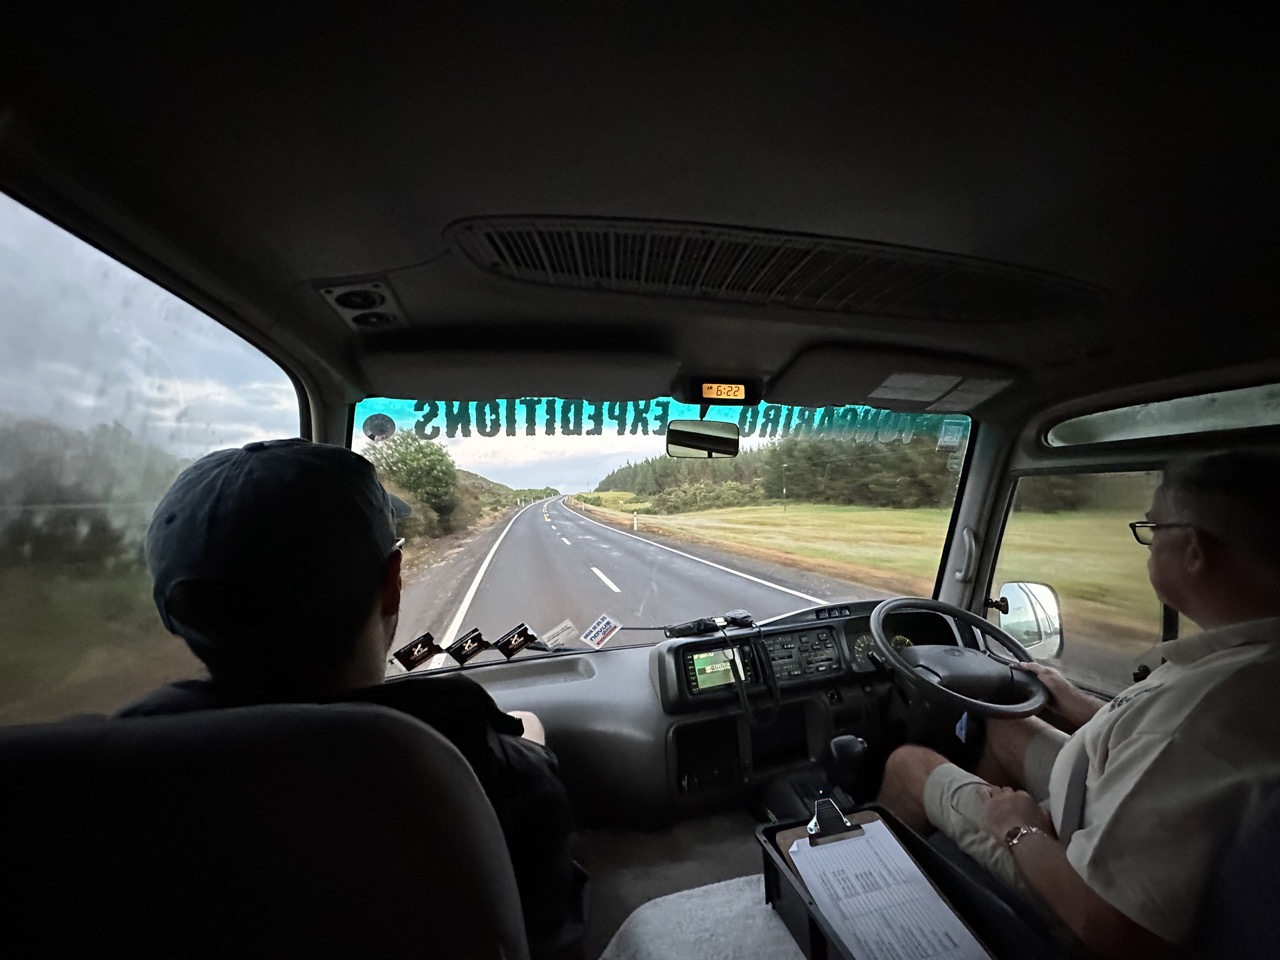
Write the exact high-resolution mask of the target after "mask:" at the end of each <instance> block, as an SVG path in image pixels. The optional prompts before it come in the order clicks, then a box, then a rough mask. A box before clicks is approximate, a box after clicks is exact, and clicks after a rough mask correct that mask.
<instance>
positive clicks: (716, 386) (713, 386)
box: [702, 383, 747, 400]
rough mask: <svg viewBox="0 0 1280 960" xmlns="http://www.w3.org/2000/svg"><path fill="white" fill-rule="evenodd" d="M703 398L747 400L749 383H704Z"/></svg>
mask: <svg viewBox="0 0 1280 960" xmlns="http://www.w3.org/2000/svg"><path fill="white" fill-rule="evenodd" d="M702 399H703V400H746V399H747V385H746V384H745V383H704V384H703V385H702Z"/></svg>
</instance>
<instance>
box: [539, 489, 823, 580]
mask: <svg viewBox="0 0 1280 960" xmlns="http://www.w3.org/2000/svg"><path fill="white" fill-rule="evenodd" d="M560 502H561V503H563V502H564V501H563V498H562V499H561V501H560ZM565 509H566V510H568V509H569V508H568V507H565ZM581 516H582V519H583V520H587V521H589V522H591V523H594V524H595V525H596V526H597V527H604V528H605V529H606V530H610V531H612V532H613V533H616V534H619V535H620V536H623V537H630V538H631V539H632V540H639V541H640V542H641V543H647V544H649V546H651V547H658V548H659V549H661V550H668V551H670V552H671V553H674V554H676V555H677V556H681V557H686V558H687V559H689V560H697V561H698V562H699V563H705V564H706V565H707V566H708V567H715V568H716V569H717V570H723V571H724V572H725V573H732V574H733V575H734V576H735V577H742V579H744V580H750V581H751V582H752V583H758V584H761V585H762V586H766V587H772V588H773V589H774V590H781V591H782V592H783V593H789V594H791V595H792V596H793V597H799V598H800V599H801V600H808V601H809V602H810V603H826V602H827V601H826V600H823V599H822V598H821V597H811V596H809V594H807V593H801V592H800V591H799V590H792V589H791V588H790V587H784V586H782V585H781V584H778V583H770V582H769V581H768V580H761V579H760V578H759V577H753V576H752V575H751V574H749V573H743V572H742V571H741V570H734V569H733V568H732V567H726V566H723V565H721V564H719V563H712V562H711V561H710V560H703V559H702V558H701V557H695V556H694V555H693V554H691V553H685V552H684V551H683V550H677V549H676V548H675V547H668V546H667V545H666V544H665V543H655V542H654V541H652V540H646V539H645V538H644V537H637V536H636V535H635V534H634V533H627V532H626V531H625V530H619V529H617V528H616V527H611V526H609V525H608V524H607V523H601V522H600V521H599V520H596V519H594V518H592V517H589V516H587V515H586V514H585V513H583V514H581ZM592 569H595V568H594V567H593V568H592Z"/></svg>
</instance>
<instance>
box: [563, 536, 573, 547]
mask: <svg viewBox="0 0 1280 960" xmlns="http://www.w3.org/2000/svg"><path fill="white" fill-rule="evenodd" d="M560 539H561V540H564V545H565V546H566V547H571V546H573V544H571V543H570V542H569V541H568V540H565V538H564V537H561V538H560Z"/></svg>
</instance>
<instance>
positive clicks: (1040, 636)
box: [998, 582, 1062, 658]
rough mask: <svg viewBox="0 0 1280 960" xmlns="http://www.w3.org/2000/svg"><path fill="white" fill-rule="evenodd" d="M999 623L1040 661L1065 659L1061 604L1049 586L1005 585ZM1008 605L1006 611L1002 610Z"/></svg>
mask: <svg viewBox="0 0 1280 960" xmlns="http://www.w3.org/2000/svg"><path fill="white" fill-rule="evenodd" d="M999 596H1000V601H1001V607H1002V609H1001V612H1000V616H999V620H998V623H999V625H1000V628H1001V629H1002V630H1004V632H1005V633H1007V634H1009V635H1010V636H1012V637H1013V639H1015V640H1017V641H1018V642H1019V643H1020V644H1022V645H1023V646H1024V647H1026V648H1027V651H1028V652H1029V653H1031V654H1032V655H1034V656H1035V657H1037V658H1040V657H1045V658H1053V657H1060V656H1062V605H1061V604H1060V603H1059V602H1058V594H1057V591H1055V590H1054V589H1053V587H1051V586H1049V585H1048V584H1047V583H1021V582H1015V583H1006V584H1005V585H1004V586H1002V587H1001V588H1000V594H999ZM1004 604H1008V608H1007V610H1005V609H1003V608H1004Z"/></svg>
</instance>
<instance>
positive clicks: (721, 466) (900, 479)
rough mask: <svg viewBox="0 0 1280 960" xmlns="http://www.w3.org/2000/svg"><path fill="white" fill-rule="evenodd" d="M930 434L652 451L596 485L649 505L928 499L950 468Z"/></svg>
mask: <svg viewBox="0 0 1280 960" xmlns="http://www.w3.org/2000/svg"><path fill="white" fill-rule="evenodd" d="M952 464H953V461H952V459H951V457H950V453H949V452H948V451H946V450H939V449H938V448H937V438H936V437H933V436H919V437H916V438H913V439H912V440H910V441H908V442H906V443H901V442H890V443H882V442H878V441H871V442H864V443H855V442H852V441H850V440H837V439H812V440H805V439H786V440H780V441H777V442H774V443H770V444H766V445H764V446H761V447H757V448H755V449H751V450H744V451H743V452H742V453H740V454H739V455H738V456H737V457H734V458H731V459H713V460H703V459H688V460H684V459H674V458H671V457H665V456H663V457H653V458H650V459H648V460H642V461H640V462H639V463H634V464H633V463H628V464H627V465H626V466H623V467H620V468H618V469H617V470H614V471H613V472H612V473H610V474H609V475H608V476H606V477H605V478H604V479H603V480H602V481H601V482H600V483H599V484H598V485H597V487H596V490H597V491H598V492H603V491H609V490H626V491H630V492H631V493H633V494H634V495H635V496H636V499H637V501H638V502H639V501H642V500H643V501H647V502H648V505H649V509H650V510H652V511H653V512H655V513H678V512H683V511H686V510H697V509H710V508H711V507H716V506H743V505H749V504H752V503H760V502H763V501H765V500H781V499H784V498H785V499H787V500H798V501H802V502H806V503H831V504H846V505H852V504H857V505H863V506H874V507H901V508H910V507H934V506H944V505H947V504H949V503H950V502H951V499H952V498H953V497H954V495H955V477H956V472H955V470H954V469H953V467H952Z"/></svg>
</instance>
